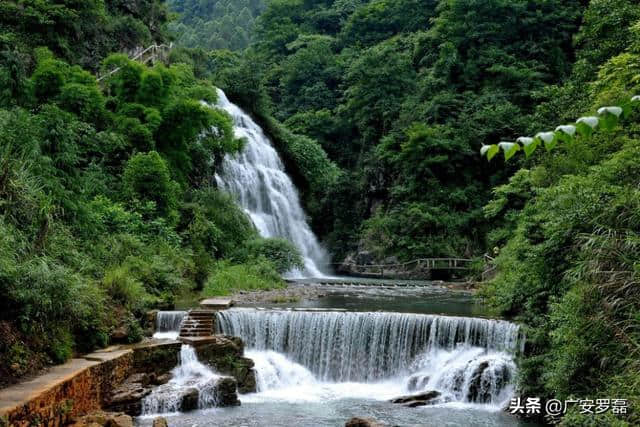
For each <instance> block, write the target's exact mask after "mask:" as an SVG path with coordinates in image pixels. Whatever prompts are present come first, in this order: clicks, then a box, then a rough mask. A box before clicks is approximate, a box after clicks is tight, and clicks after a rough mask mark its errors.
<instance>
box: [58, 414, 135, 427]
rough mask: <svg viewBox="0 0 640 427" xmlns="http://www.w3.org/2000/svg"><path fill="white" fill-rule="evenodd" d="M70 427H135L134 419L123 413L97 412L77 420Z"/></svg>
mask: <svg viewBox="0 0 640 427" xmlns="http://www.w3.org/2000/svg"><path fill="white" fill-rule="evenodd" d="M68 425H69V426H71V427H133V419H132V418H131V417H130V416H129V415H126V414H123V413H121V412H117V413H115V412H104V411H97V412H94V413H91V414H88V415H85V416H83V417H80V418H76V419H75V420H73V421H72V422H71V423H70V424H68Z"/></svg>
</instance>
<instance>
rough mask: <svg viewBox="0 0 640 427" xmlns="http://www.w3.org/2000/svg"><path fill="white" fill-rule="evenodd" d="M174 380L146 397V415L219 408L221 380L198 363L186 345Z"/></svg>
mask: <svg viewBox="0 0 640 427" xmlns="http://www.w3.org/2000/svg"><path fill="white" fill-rule="evenodd" d="M171 374H172V378H171V380H170V381H169V382H168V383H166V384H163V385H161V386H159V387H157V388H156V389H154V390H153V392H152V393H151V394H150V395H148V396H147V397H145V398H144V400H143V401H142V415H152V414H164V413H172V412H179V411H183V410H187V409H206V408H213V407H214V406H216V385H217V382H218V380H219V379H220V378H221V377H220V376H219V375H217V374H216V373H215V372H213V371H212V370H211V369H209V368H208V367H207V366H205V365H203V364H202V363H200V362H199V361H198V356H197V355H196V352H195V350H194V348H193V347H191V346H189V345H183V346H182V347H181V349H180V361H179V364H178V366H176V367H175V368H174V369H173V371H172V372H171Z"/></svg>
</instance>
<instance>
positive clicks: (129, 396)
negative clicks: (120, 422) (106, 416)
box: [105, 375, 151, 417]
mask: <svg viewBox="0 0 640 427" xmlns="http://www.w3.org/2000/svg"><path fill="white" fill-rule="evenodd" d="M143 381H146V384H145V383H143ZM148 384H149V383H148V381H147V380H146V377H144V378H143V377H142V376H140V375H133V376H132V377H130V378H129V379H127V381H125V382H124V383H122V384H121V385H120V386H119V387H118V388H116V389H114V390H113V391H112V392H111V395H110V396H109V397H108V398H107V399H106V402H105V408H108V409H110V410H113V411H121V412H124V413H126V414H128V415H131V416H134V417H136V416H138V415H140V414H141V413H142V399H143V398H144V397H146V396H147V395H149V394H150V393H151V388H150V387H148Z"/></svg>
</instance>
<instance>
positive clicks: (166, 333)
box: [153, 311, 187, 339]
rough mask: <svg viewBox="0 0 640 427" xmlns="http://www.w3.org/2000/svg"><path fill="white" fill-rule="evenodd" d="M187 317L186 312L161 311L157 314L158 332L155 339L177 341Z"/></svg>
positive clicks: (154, 335) (154, 336)
mask: <svg viewBox="0 0 640 427" xmlns="http://www.w3.org/2000/svg"><path fill="white" fill-rule="evenodd" d="M186 315H187V312H186V311H159V312H158V313H157V314H156V331H155V333H154V334H153V338H159V339H167V338H168V339H176V338H177V337H178V335H179V334H180V325H182V320H183V319H184V317H185V316H186Z"/></svg>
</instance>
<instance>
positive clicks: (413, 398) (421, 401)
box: [391, 390, 440, 408]
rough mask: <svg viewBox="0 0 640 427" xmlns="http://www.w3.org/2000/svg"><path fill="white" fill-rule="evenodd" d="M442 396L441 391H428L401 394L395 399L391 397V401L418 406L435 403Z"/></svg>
mask: <svg viewBox="0 0 640 427" xmlns="http://www.w3.org/2000/svg"><path fill="white" fill-rule="evenodd" d="M439 397H440V392H439V391H435V390H433V391H428V392H426V393H418V394H412V395H409V396H400V397H396V398H395V399H391V403H397V404H401V405H403V406H406V407H409V408H415V407H417V406H426V405H433V404H434V403H436V400H437V399H438V398H439Z"/></svg>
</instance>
